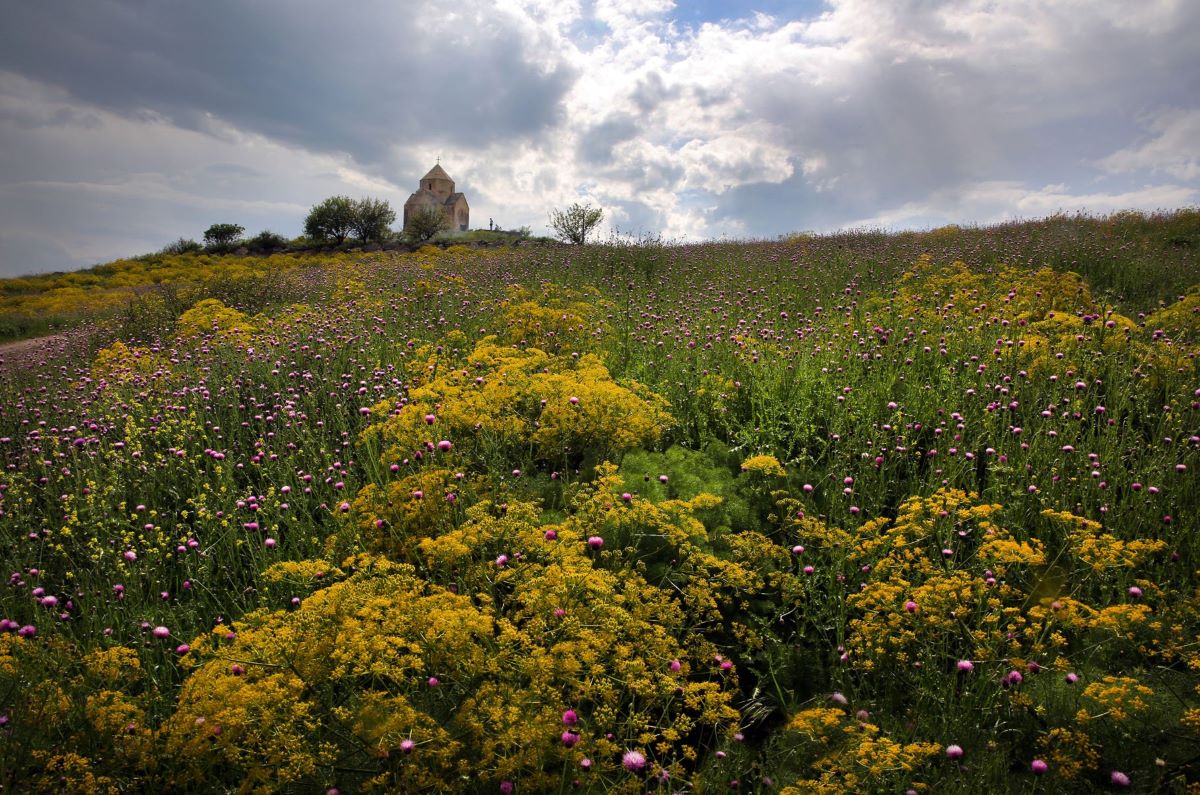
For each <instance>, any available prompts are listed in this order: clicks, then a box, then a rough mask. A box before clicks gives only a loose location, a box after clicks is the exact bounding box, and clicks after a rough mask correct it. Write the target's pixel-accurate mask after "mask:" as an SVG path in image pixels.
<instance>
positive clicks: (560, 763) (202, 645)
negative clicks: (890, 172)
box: [0, 211, 1200, 793]
mask: <svg viewBox="0 0 1200 795" xmlns="http://www.w3.org/2000/svg"><path fill="white" fill-rule="evenodd" d="M176 259H177V260H178V261H172V263H170V266H171V270H170V274H169V275H164V274H165V273H166V272H165V271H164V272H163V273H160V274H159V276H161V277H162V278H159V279H157V281H155V280H154V279H153V278H151V279H150V281H149V282H145V279H144V278H143V277H144V276H145V274H144V273H143V271H145V270H146V268H144V267H142V265H144V264H145V263H142V264H141V265H139V264H138V263H136V262H134V263H132V264H129V265H124V266H121V267H115V265H116V264H114V266H111V267H110V266H102V268H100V269H97V270H96V271H95V272H92V271H86V272H81V274H80V275H76V276H72V277H71V278H73V279H74V280H75V282H78V283H77V284H76V283H70V284H68V283H66V282H62V279H61V278H58V277H55V278H58V282H55V281H54V280H52V279H49V277H45V279H44V280H45V284H41V283H39V282H38V281H37V278H31V279H25V280H12V281H10V282H7V283H6V282H0V296H2V298H0V309H3V310H5V311H8V312H10V314H11V315H12V316H13V317H16V316H17V315H18V314H20V313H22V312H25V313H26V315H27V316H28V317H31V318H35V317H37V316H38V314H39V313H42V314H46V313H57V315H61V316H62V317H64V318H70V319H71V322H78V323H83V324H84V325H83V326H80V329H79V334H80V335H83V336H81V337H80V340H82V341H80V340H76V342H75V343H74V344H72V345H70V346H66V345H63V346H59V347H58V348H53V349H51V348H47V349H46V350H44V351H42V352H41V353H37V352H36V350H35V352H34V354H33V355H29V353H28V351H26V353H25V354H24V355H23V356H22V357H21V358H20V360H19V361H18V359H17V357H15V356H12V355H10V356H8V357H7V361H4V362H3V363H0V466H2V470H0V549H2V550H3V561H4V565H5V566H6V568H5V569H4V571H3V572H0V574H3V576H5V577H6V578H7V584H6V585H4V586H3V587H2V588H0V630H2V631H0V784H3V785H4V787H5V788H6V789H7V790H9V791H13V792H55V793H58V792H104V793H108V792H113V793H122V792H166V791H177V792H246V793H274V792H335V791H336V792H341V793H358V792H426V791H429V792H482V793H492V792H500V793H513V792H516V793H522V792H526V793H533V792H568V791H585V792H586V791H591V792H610V791H616V792H629V793H634V792H638V793H640V792H663V793H666V792H688V791H695V792H699V791H705V792H714V791H728V790H731V789H736V790H739V791H750V792H790V793H809V792H906V791H915V792H939V793H940V792H951V793H955V792H958V793H982V792H989V793H991V792H1062V791H1091V790H1099V791H1105V790H1110V789H1123V788H1124V789H1130V790H1134V791H1167V792H1185V791H1196V788H1198V787H1200V754H1198V752H1197V749H1198V748H1200V689H1198V687H1200V590H1198V586H1200V581H1198V577H1200V537H1198V536H1197V531H1198V529H1200V480H1198V479H1197V477H1196V473H1197V470H1200V374H1198V371H1197V362H1196V355H1197V351H1198V350H1200V266H1198V261H1200V213H1197V212H1196V211H1180V212H1175V213H1169V214H1160V215H1156V216H1149V217H1147V216H1142V215H1137V214H1122V215H1118V216H1113V217H1109V218H1087V217H1062V216H1059V217H1054V218H1050V219H1047V220H1044V221H1034V222H1028V223H1020V224H1008V225H1004V226H996V227H987V228H979V229H959V228H956V227H949V228H943V229H939V230H935V231H933V232H928V233H920V234H918V233H904V234H883V233H875V232H861V233H844V234H838V235H827V236H810V235H798V236H793V237H790V238H787V239H784V240H780V241H774V242H759V243H707V244H699V245H681V246H667V245H656V244H651V245H647V244H642V245H621V244H610V245H600V246H588V247H578V248H575V247H560V246H544V247H542V246H530V247H523V248H516V249H505V250H489V251H473V250H469V249H465V248H460V249H451V250H449V251H442V250H436V249H432V248H431V249H425V250H422V251H420V252H416V253H412V254H395V253H387V252H380V253H376V254H368V255H361V256H349V255H337V256H331V257H328V258H326V259H325V260H322V261H313V262H307V261H306V262H300V263H294V264H293V265H292V266H289V267H283V266H282V265H281V264H279V263H276V264H275V265H274V266H272V265H271V264H270V262H269V261H268V260H265V259H264V260H254V259H253V258H249V259H243V258H236V257H225V258H211V257H199V258H194V259H192V260H190V261H189V260H188V258H187V257H179V258H176ZM147 267H148V266H147ZM105 268H107V269H108V270H104V269H105ZM89 274H90V275H89ZM122 274H124V275H122ZM38 278H41V277H38ZM64 278H65V277H64ZM47 279H48V280H47ZM89 279H91V280H92V281H89ZM113 279H118V280H120V279H123V280H124V282H128V283H127V284H126V283H117V282H114V281H113ZM59 282H62V283H59ZM146 284H151V285H153V284H157V285H158V286H157V287H155V288H150V287H146ZM39 285H40V286H39ZM140 288H144V289H140ZM64 290H66V291H72V290H74V292H63V291H64ZM114 291H115V292H114ZM114 296H115V297H114ZM39 301H42V302H43V303H44V306H43V304H41V303H38V302H39ZM46 302H49V303H46ZM51 305H53V306H51ZM39 307H41V308H39ZM47 307H51V308H47ZM28 330H29V328H28V327H26V328H25V329H24V331H21V330H18V331H15V332H13V333H12V336H18V335H20V334H25V333H27V332H28ZM47 351H49V353H47ZM5 358H6V355H5V354H4V353H3V351H0V360H3V359H5Z"/></svg>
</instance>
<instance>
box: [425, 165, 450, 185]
mask: <svg viewBox="0 0 1200 795" xmlns="http://www.w3.org/2000/svg"><path fill="white" fill-rule="evenodd" d="M421 179H422V180H427V179H446V180H450V181H451V182H453V181H454V180H452V179H450V175H449V174H447V173H446V169H444V168H442V166H441V164H438V165H435V166H434V167H433V168H431V169H429V173H428V174H426V175H425V176H423V177H421Z"/></svg>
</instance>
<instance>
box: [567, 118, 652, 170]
mask: <svg viewBox="0 0 1200 795" xmlns="http://www.w3.org/2000/svg"><path fill="white" fill-rule="evenodd" d="M639 132H641V130H640V126H639V124H638V121H637V119H635V118H634V117H633V116H631V115H629V114H624V113H618V114H615V115H613V116H610V117H609V118H607V119H605V120H604V121H602V122H601V123H599V124H595V125H592V126H591V127H588V128H587V129H586V130H584V131H583V132H582V134H581V135H580V136H579V146H578V150H577V151H578V155H579V159H580V160H582V161H583V162H585V163H588V164H592V165H598V164H603V163H608V162H609V161H611V160H612V156H613V147H614V146H616V145H617V144H619V143H623V142H625V141H628V140H629V139H631V138H633V137H635V136H637V135H638V133H639Z"/></svg>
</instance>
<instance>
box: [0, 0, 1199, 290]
mask: <svg viewBox="0 0 1200 795" xmlns="http://www.w3.org/2000/svg"><path fill="white" fill-rule="evenodd" d="M444 7H445V8H447V9H450V8H453V9H455V10H454V11H452V12H451V11H440V10H438V8H439V7H438V5H437V4H435V3H432V2H424V1H423V0H355V1H354V2H347V3H335V2H332V0H256V2H243V1H240V0H204V2H191V1H189V0H87V2H80V1H79V0H38V1H37V2H23V1H19V0H10V1H9V2H6V3H5V4H4V24H3V26H0V276H3V275H15V274H20V273H29V272H38V271H46V270H57V269H65V268H74V267H79V266H83V265H90V264H94V263H96V262H102V261H106V260H109V259H113V258H116V257H119V256H122V255H130V254H138V253H145V252H149V251H154V250H157V249H158V248H160V247H162V246H163V245H164V244H165V243H167V242H169V241H171V240H174V239H176V238H179V237H181V236H182V237H190V238H196V239H199V238H200V237H201V236H202V234H203V231H204V229H205V228H207V227H208V225H209V224H212V223H215V222H234V223H239V224H241V225H243V226H244V227H246V229H247V231H248V233H251V234H253V233H256V232H258V231H260V230H262V229H272V230H274V231H277V232H280V233H282V234H284V235H287V236H289V237H291V236H295V235H298V234H299V233H300V231H301V227H302V223H303V218H304V216H305V214H306V213H307V211H308V209H309V208H310V207H311V206H312V205H313V204H315V203H316V202H318V201H320V200H322V199H324V198H325V197H327V196H331V195H335V194H348V195H352V196H378V197H383V198H386V199H388V200H390V201H391V202H392V204H393V206H395V207H399V206H400V205H402V204H403V202H404V200H405V199H406V198H407V196H408V194H409V193H411V192H412V191H413V190H414V189H415V187H416V182H417V180H418V179H419V178H420V176H421V175H422V174H424V173H425V171H427V170H428V169H429V168H430V167H431V166H432V165H433V164H434V162H435V159H436V158H438V157H440V158H441V162H442V165H443V166H444V167H445V168H446V170H447V171H449V173H450V174H451V176H452V177H454V179H455V180H456V181H457V183H458V189H459V190H462V191H465V192H466V194H467V198H468V200H469V201H470V204H471V214H472V225H473V226H476V227H478V226H481V225H482V226H484V227H486V226H487V222H488V219H489V218H494V219H495V221H496V222H497V223H498V224H500V225H501V226H503V227H505V228H514V227H518V226H523V225H528V226H530V227H532V229H533V230H534V232H544V231H546V219H547V213H548V211H549V210H550V209H551V208H554V207H556V206H565V205H566V204H569V203H571V202H573V201H590V202H592V203H594V204H599V205H601V206H602V207H604V209H605V210H606V213H607V216H606V220H605V224H604V227H605V228H606V230H607V229H608V228H616V229H617V230H619V231H620V232H623V233H631V234H661V235H663V236H664V237H665V238H669V239H679V240H682V239H703V238H715V237H721V236H728V237H775V236H777V235H780V234H785V233H787V232H791V231H799V230H815V231H825V230H831V229H836V228H841V227H847V226H863V225H869V226H882V227H887V228H893V229H897V228H924V227H929V226H934V225H938V224H942V223H947V222H960V223H961V222H980V223H983V222H990V221H996V220H1002V219H1007V218H1031V217H1037V216H1041V215H1045V214H1048V213H1052V212H1055V211H1058V210H1067V211H1072V210H1076V209H1086V210H1089V211H1092V212H1098V213H1099V212H1108V211H1112V210H1115V209H1123V208H1141V209H1156V208H1174V207H1180V206H1195V205H1197V204H1200V47H1198V46H1197V44H1196V43H1197V42H1198V41H1200V2H1196V0H1138V1H1137V2H1128V0H944V1H943V0H757V2H755V1H751V2H744V3H743V2H732V0H730V1H729V2H722V1H721V0H696V1H695V2H693V0H677V2H672V0H454V2H450V3H446V4H444Z"/></svg>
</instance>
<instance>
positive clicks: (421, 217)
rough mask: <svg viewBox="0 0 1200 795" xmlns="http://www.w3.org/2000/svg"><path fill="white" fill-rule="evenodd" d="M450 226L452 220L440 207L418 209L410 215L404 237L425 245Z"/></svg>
mask: <svg viewBox="0 0 1200 795" xmlns="http://www.w3.org/2000/svg"><path fill="white" fill-rule="evenodd" d="M449 226H450V220H449V219H448V218H446V214H445V213H444V212H442V210H441V208H440V207H429V206H426V207H418V208H417V209H416V210H413V211H412V212H411V213H409V216H408V224H407V225H406V226H405V227H404V236H405V237H406V238H408V239H409V240H411V241H413V242H415V243H424V242H425V241H426V240H429V239H430V238H432V237H433V236H434V235H436V234H437V233H438V232H441V231H442V230H443V229H447V228H449Z"/></svg>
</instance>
